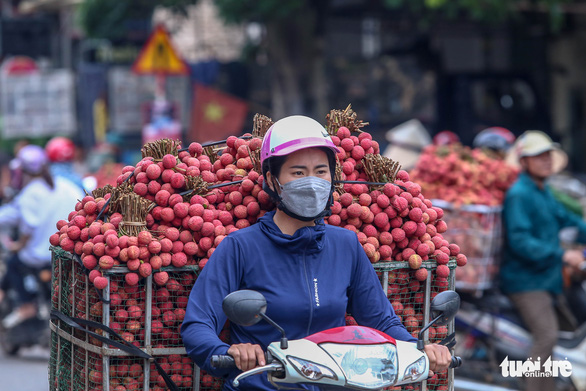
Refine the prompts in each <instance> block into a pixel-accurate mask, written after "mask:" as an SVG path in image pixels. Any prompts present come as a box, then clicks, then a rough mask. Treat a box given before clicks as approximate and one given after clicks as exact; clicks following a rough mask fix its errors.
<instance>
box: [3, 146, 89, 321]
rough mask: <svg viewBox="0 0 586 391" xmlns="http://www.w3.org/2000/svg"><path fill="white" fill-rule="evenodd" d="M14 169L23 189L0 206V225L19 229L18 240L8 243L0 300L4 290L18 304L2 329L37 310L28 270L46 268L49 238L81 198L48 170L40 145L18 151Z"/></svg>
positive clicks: (78, 193)
mask: <svg viewBox="0 0 586 391" xmlns="http://www.w3.org/2000/svg"><path fill="white" fill-rule="evenodd" d="M15 162H16V168H17V169H18V170H19V171H20V172H21V173H22V181H23V183H22V185H23V187H22V190H20V192H19V193H18V194H17V195H16V197H15V198H14V199H13V200H12V201H11V202H10V203H8V204H6V205H3V206H2V207H0V226H3V227H6V226H12V227H15V228H17V229H18V240H17V241H15V242H11V243H9V244H8V247H9V248H8V250H9V251H11V252H12V256H11V257H10V258H9V259H8V260H7V265H6V274H5V275H4V277H3V279H2V282H1V284H0V302H1V301H2V300H3V299H4V296H5V294H6V291H7V290H8V289H13V290H15V291H16V292H17V294H18V300H19V304H20V305H19V306H18V308H16V310H15V311H14V312H12V313H11V314H9V315H8V316H6V318H4V319H3V321H2V324H3V326H4V327H5V328H11V327H13V326H14V325H16V324H18V323H20V322H22V321H24V320H26V319H29V318H32V317H34V316H35V315H36V313H37V308H36V306H35V304H34V293H32V292H31V290H30V289H27V286H26V285H25V281H24V276H25V275H26V274H27V273H28V271H29V270H27V269H30V268H32V269H35V270H40V269H49V270H50V267H51V252H50V251H49V237H50V236H51V235H52V234H53V233H55V229H56V228H55V224H56V223H57V221H58V220H59V219H61V218H63V216H67V215H68V214H69V212H70V211H71V210H73V209H74V207H75V204H76V202H77V200H78V199H81V198H82V197H83V194H82V192H81V190H80V189H78V188H77V187H76V186H75V185H73V184H71V183H70V182H69V181H67V180H65V179H63V178H53V177H52V176H51V174H50V173H49V160H48V158H47V155H46V153H45V151H44V150H43V148H41V147H39V146H37V145H27V146H25V147H23V148H22V149H20V150H19V151H18V154H17V156H16V159H15Z"/></svg>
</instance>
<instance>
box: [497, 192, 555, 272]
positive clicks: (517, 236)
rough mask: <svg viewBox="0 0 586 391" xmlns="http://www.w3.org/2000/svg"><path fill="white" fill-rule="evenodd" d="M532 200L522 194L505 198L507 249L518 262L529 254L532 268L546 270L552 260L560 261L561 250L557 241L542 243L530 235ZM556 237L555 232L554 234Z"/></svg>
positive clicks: (504, 215)
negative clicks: (508, 248) (509, 249)
mask: <svg viewBox="0 0 586 391" xmlns="http://www.w3.org/2000/svg"><path fill="white" fill-rule="evenodd" d="M531 205H533V202H532V200H530V199H527V197H524V195H523V194H511V195H509V196H507V197H506V199H505V203H504V208H503V222H504V226H505V232H506V236H507V241H508V245H509V247H510V248H511V249H512V251H513V252H514V253H515V254H516V255H517V256H518V258H519V260H526V259H528V258H527V254H531V259H530V260H528V261H527V262H530V263H531V265H532V266H533V267H536V268H540V269H541V268H547V267H548V265H549V264H550V263H551V261H552V260H557V261H560V262H561V260H562V256H563V253H564V252H563V250H562V248H561V247H560V246H559V244H558V241H557V240H549V241H544V240H543V239H540V238H538V237H536V236H534V235H533V234H532V231H533V226H532V223H531V221H530V219H528V218H527V216H530V215H531V214H532V213H535V211H534V210H533V208H531ZM555 234H556V235H557V232H556V233H555Z"/></svg>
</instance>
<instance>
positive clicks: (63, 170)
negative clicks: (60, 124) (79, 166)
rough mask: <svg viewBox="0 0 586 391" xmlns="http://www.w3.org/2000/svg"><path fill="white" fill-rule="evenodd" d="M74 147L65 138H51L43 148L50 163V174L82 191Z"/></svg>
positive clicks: (72, 143) (71, 142)
mask: <svg viewBox="0 0 586 391" xmlns="http://www.w3.org/2000/svg"><path fill="white" fill-rule="evenodd" d="M76 150H77V148H76V146H75V144H74V142H73V141H71V140H70V139H68V138H67V137H53V138H52V139H51V140H49V142H47V145H46V146H45V151H46V153H47V157H48V158H49V161H50V162H51V166H50V167H51V174H52V175H53V176H57V177H63V178H65V179H68V180H69V181H71V182H73V183H74V184H76V185H77V186H79V188H80V189H83V188H84V186H83V181H82V175H80V173H78V172H77V170H76V165H75V160H76Z"/></svg>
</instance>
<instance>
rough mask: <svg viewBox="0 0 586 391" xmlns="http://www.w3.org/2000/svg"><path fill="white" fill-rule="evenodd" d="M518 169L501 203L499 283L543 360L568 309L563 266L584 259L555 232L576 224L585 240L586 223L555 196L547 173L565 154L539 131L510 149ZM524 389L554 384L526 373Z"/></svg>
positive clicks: (550, 387)
mask: <svg viewBox="0 0 586 391" xmlns="http://www.w3.org/2000/svg"><path fill="white" fill-rule="evenodd" d="M511 150H512V152H513V153H514V156H515V157H516V159H517V161H518V163H519V164H520V165H521V167H522V172H521V174H520V175H519V178H518V179H517V181H516V182H515V183H514V184H513V186H512V187H511V188H510V189H509V190H508V191H507V195H506V198H505V202H504V206H503V224H504V228H505V233H506V234H505V245H504V253H503V259H502V262H501V266H500V288H501V290H502V292H503V293H505V294H507V295H508V296H509V297H510V298H511V301H512V302H513V304H514V305H515V307H516V308H517V310H518V311H519V314H520V315H521V318H522V319H523V321H524V322H525V324H526V325H527V327H528V328H529V331H530V332H531V335H532V337H533V346H532V348H531V355H530V357H532V359H533V360H537V359H538V358H539V359H540V360H541V362H542V363H544V362H545V361H546V360H547V359H548V358H549V357H550V356H551V355H552V352H553V347H554V346H555V344H556V343H557V341H558V330H559V322H558V317H557V314H556V309H557V310H563V311H564V312H568V311H567V310H566V305H565V300H564V297H563V296H562V295H561V293H562V288H563V285H562V268H563V267H564V265H566V266H567V267H569V268H571V269H572V270H573V271H574V273H576V272H578V271H579V270H580V269H581V268H582V267H583V266H584V264H585V260H584V255H583V252H582V251H581V250H578V249H564V248H563V247H562V246H561V244H560V239H559V231H560V230H561V229H562V228H564V227H570V226H573V227H577V232H578V237H577V240H578V241H579V242H580V243H586V223H585V222H584V221H582V220H581V219H580V218H579V217H577V216H575V215H572V214H571V213H570V212H568V211H567V210H566V209H565V208H564V207H563V206H562V205H561V204H560V203H558V202H557V201H556V200H555V198H554V197H553V195H552V193H551V191H550V190H549V186H548V185H547V184H546V181H547V178H548V177H550V176H551V175H552V174H554V173H557V172H559V171H561V170H562V169H563V168H564V166H565V164H566V162H567V156H566V155H565V152H563V151H562V150H561V148H560V146H559V145H558V144H556V143H554V142H553V141H552V140H551V138H550V137H549V136H548V135H547V134H545V133H543V132H540V131H527V132H525V133H523V134H522V135H521V136H519V139H518V140H517V142H516V143H515V145H514V147H513V148H512V149H511ZM526 389H527V390H528V391H539V390H544V391H546V390H547V391H550V390H553V389H555V383H554V379H553V378H551V377H544V378H541V377H533V378H531V377H528V378H527V379H526Z"/></svg>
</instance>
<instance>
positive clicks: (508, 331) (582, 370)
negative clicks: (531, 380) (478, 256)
mask: <svg viewBox="0 0 586 391" xmlns="http://www.w3.org/2000/svg"><path fill="white" fill-rule="evenodd" d="M455 325H456V336H457V338H458V340H459V341H460V343H459V344H458V346H457V347H456V351H455V353H456V354H459V355H461V356H462V358H463V359H464V360H466V368H465V369H463V370H462V371H461V372H460V373H459V374H460V375H461V376H462V377H464V378H468V379H476V381H484V382H487V383H490V384H499V385H501V386H505V387H512V388H514V389H520V388H521V381H522V379H521V378H520V377H512V376H503V366H504V365H506V364H507V363H508V362H510V361H518V362H525V361H526V360H527V357H529V354H530V353H529V352H530V350H531V344H532V338H531V334H530V333H529V331H528V329H527V327H526V326H525V324H524V323H523V321H522V320H521V318H520V317H519V316H518V314H517V313H516V311H515V309H514V307H513V305H512V303H511V302H510V301H509V299H508V298H507V297H506V296H505V295H503V294H501V293H499V292H497V291H488V292H486V293H485V294H484V295H483V296H481V297H480V298H478V297H474V296H467V295H466V294H462V306H461V308H460V310H459V311H458V313H457V314H456V316H455ZM551 360H554V361H568V362H569V363H570V364H571V369H572V372H571V375H570V376H558V377H556V379H557V382H556V383H557V387H558V389H563V390H578V391H583V390H586V324H582V325H581V326H579V327H578V328H577V329H575V330H574V331H561V332H560V334H559V340H558V343H557V345H556V346H555V347H554V349H553V355H552V357H551ZM480 386H481V383H477V384H476V386H475V387H474V389H475V390H481V389H482V387H480Z"/></svg>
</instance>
